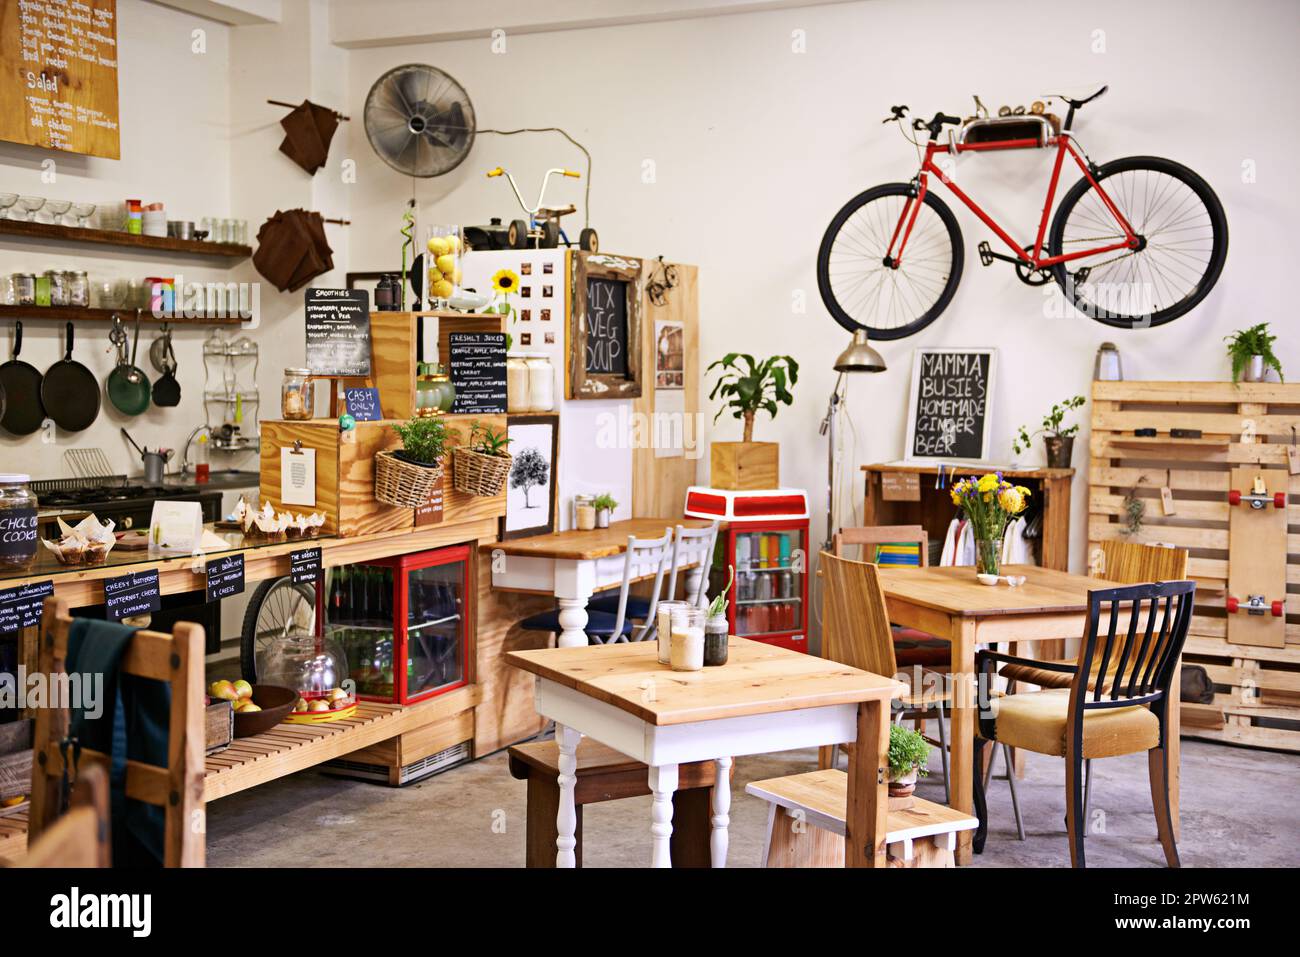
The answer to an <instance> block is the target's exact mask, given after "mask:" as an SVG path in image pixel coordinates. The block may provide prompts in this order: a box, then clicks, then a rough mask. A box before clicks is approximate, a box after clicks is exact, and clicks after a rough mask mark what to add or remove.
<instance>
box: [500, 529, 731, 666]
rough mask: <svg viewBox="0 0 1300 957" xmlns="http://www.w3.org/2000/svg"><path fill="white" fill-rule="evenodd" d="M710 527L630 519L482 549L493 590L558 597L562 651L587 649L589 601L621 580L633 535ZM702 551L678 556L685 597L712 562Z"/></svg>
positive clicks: (700, 548) (652, 536)
mask: <svg viewBox="0 0 1300 957" xmlns="http://www.w3.org/2000/svg"><path fill="white" fill-rule="evenodd" d="M708 524H709V523H708V522H702V521H698V520H696V519H689V518H630V519H625V520H624V521H621V522H613V523H611V524H610V526H609V527H608V528H597V529H592V530H591V531H586V532H580V531H568V532H552V533H550V534H547V535H534V536H532V537H531V538H517V539H512V540H510V541H505V542H494V543H492V544H490V545H483V546H481V549H482V551H484V552H489V553H490V554H491V556H492V566H491V567H492V587H493V588H495V589H498V590H501V591H515V592H523V593H525V594H530V595H554V596H555V597H556V599H557V600H558V601H559V604H560V627H561V629H562V630H561V631H560V635H559V639H558V644H559V646H560V647H561V648H570V647H578V646H581V645H586V644H587V633H586V631H585V630H584V629H585V628H586V627H587V602H588V601H589V600H590V599H591V596H592V595H593V594H594V593H595V592H597V591H599V590H601V589H603V588H610V587H612V586H614V585H618V584H620V583H621V582H622V581H623V566H624V558H623V556H624V554H625V553H626V551H627V539H628V536H629V535H632V536H635V537H636V538H650V539H656V538H662V537H663V535H664V533H665V532H666V531H672V529H673V527H674V526H676V525H683V526H685V527H686V528H704V527H705V526H707V525H708ZM704 551H705V550H704V547H703V546H702V545H701V546H697V547H695V548H694V549H692V550H690V551H688V552H686V553H683V554H680V555H678V559H677V560H678V567H679V568H685V569H687V573H686V593H687V594H688V595H689V594H693V593H694V590H695V588H696V587H698V585H699V582H700V577H701V576H702V575H703V574H704V569H705V568H706V567H708V564H709V562H710V561H712V559H713V556H712V555H706V554H704Z"/></svg>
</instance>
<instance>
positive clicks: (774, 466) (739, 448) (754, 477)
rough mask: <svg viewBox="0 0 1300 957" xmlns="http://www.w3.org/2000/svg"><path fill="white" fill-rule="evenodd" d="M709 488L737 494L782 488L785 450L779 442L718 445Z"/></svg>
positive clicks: (714, 448) (714, 446) (711, 462)
mask: <svg viewBox="0 0 1300 957" xmlns="http://www.w3.org/2000/svg"><path fill="white" fill-rule="evenodd" d="M709 485H710V487H712V488H725V489H733V490H737V491H751V490H754V489H769V488H780V487H781V446H780V445H779V444H778V443H776V442H714V443H713V444H712V445H711V446H710V447H709Z"/></svg>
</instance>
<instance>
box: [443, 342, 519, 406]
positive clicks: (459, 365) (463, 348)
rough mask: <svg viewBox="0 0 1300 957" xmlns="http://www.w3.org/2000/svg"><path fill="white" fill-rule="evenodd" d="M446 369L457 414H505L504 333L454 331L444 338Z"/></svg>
mask: <svg viewBox="0 0 1300 957" xmlns="http://www.w3.org/2000/svg"><path fill="white" fill-rule="evenodd" d="M447 351H448V352H449V353H450V355H449V356H448V359H447V366H448V369H449V370H450V372H451V382H452V385H454V386H455V387H456V400H455V402H454V403H452V407H451V411H452V412H454V413H456V414H458V415H462V414H463V415H491V414H493V413H500V412H505V411H506V336H505V333H504V332H453V333H450V334H449V335H448V336H447Z"/></svg>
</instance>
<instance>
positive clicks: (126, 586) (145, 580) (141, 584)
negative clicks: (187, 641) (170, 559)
mask: <svg viewBox="0 0 1300 957" xmlns="http://www.w3.org/2000/svg"><path fill="white" fill-rule="evenodd" d="M161 608H162V592H161V591H160V590H159V588H158V570H157V569H154V570H152V571H147V572H132V573H131V574H129V575H119V576H118V577H117V578H105V579H104V613H105V614H106V615H107V616H108V617H109V618H111V619H113V620H115V621H121V620H122V619H123V618H130V617H132V616H134V615H145V614H148V613H149V612H154V611H158V610H159V609H161Z"/></svg>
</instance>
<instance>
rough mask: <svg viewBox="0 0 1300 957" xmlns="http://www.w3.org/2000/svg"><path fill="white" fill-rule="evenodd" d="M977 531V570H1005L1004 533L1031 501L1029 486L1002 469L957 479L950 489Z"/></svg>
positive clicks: (988, 573) (988, 571)
mask: <svg viewBox="0 0 1300 957" xmlns="http://www.w3.org/2000/svg"><path fill="white" fill-rule="evenodd" d="M949 494H950V495H951V496H952V501H953V504H954V505H956V506H957V507H958V508H960V509H961V510H962V512H963V513H964V514H965V516H966V520H967V521H969V522H970V524H971V529H972V531H973V532H974V535H975V570H976V572H977V573H978V574H981V575H992V576H994V577H996V576H997V575H999V574H1001V570H1002V537H1003V535H1005V534H1006V530H1007V523H1008V522H1009V521H1010V520H1011V519H1012V518H1014V517H1015V516H1016V515H1019V514H1020V513H1021V512H1023V511H1024V510H1025V507H1026V506H1027V505H1028V504H1029V489H1027V488H1025V487H1024V486H1023V485H1012V484H1011V483H1010V482H1008V481H1006V479H1004V478H1003V477H1002V473H1001V472H989V473H987V474H985V475H981V476H980V477H979V478H964V479H960V480H959V481H957V482H956V483H955V484H954V485H953V486H952V489H951V491H950V493H949Z"/></svg>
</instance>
